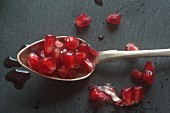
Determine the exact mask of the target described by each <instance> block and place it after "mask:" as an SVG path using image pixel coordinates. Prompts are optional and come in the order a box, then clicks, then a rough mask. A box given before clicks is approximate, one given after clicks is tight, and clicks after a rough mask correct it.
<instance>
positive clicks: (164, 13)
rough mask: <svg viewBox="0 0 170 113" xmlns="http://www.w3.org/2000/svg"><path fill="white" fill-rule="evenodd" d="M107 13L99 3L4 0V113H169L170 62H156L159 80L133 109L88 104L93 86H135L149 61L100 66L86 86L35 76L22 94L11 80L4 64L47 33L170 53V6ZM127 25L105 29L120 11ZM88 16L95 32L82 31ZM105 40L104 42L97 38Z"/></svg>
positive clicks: (158, 1) (139, 1)
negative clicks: (134, 74)
mask: <svg viewBox="0 0 170 113" xmlns="http://www.w3.org/2000/svg"><path fill="white" fill-rule="evenodd" d="M103 2H104V4H103V6H102V7H100V6H97V5H96V4H95V3H94V1H93V0H0V61H1V63H0V72H1V74H0V113H169V112H170V106H169V105H170V90H169V89H170V84H169V83H170V82H169V81H170V70H169V69H170V58H153V62H154V63H155V66H156V70H157V74H156V76H155V82H154V84H153V85H152V86H151V87H150V89H149V90H148V92H147V94H146V96H145V97H144V99H143V101H142V102H141V103H140V104H138V105H135V106H132V107H116V106H114V105H108V104H106V105H101V104H96V103H91V102H89V101H88V85H89V84H92V83H93V84H97V85H104V84H105V83H107V82H110V83H112V85H114V86H115V87H116V90H117V91H118V92H120V89H121V88H123V87H125V86H132V85H135V84H134V83H133V82H132V80H131V78H130V72H131V70H132V69H134V68H139V69H142V67H143V65H144V63H145V62H146V61H147V60H148V59H147V58H141V59H137V60H136V61H133V60H131V61H129V60H120V61H117V62H113V63H106V64H101V65H99V66H97V68H96V70H95V72H94V73H93V74H92V76H91V77H89V78H88V79H86V80H82V81H79V82H70V83H66V82H58V81H53V80H48V79H46V78H43V77H40V76H38V75H36V74H34V73H32V77H31V79H30V80H29V81H27V82H26V84H25V87H24V88H23V89H22V90H16V89H15V88H14V87H13V84H12V83H10V82H7V81H6V80H5V73H7V72H8V71H9V70H11V69H6V68H5V67H4V66H3V64H2V62H3V59H4V58H5V57H6V56H8V55H12V56H13V57H16V54H17V52H18V50H19V48H20V47H21V46H22V45H23V44H26V43H28V44H29V43H32V42H34V41H37V40H40V39H42V38H43V36H44V34H45V33H49V34H54V35H74V36H77V37H80V38H82V39H84V40H86V41H87V42H89V43H90V44H91V45H92V46H93V47H94V48H95V49H97V50H99V51H101V50H109V49H117V50H122V49H123V48H124V44H126V43H128V42H134V43H135V44H136V45H138V47H139V48H141V49H156V48H168V47H170V44H169V43H170V32H169V31H170V1H169V0H104V1H103ZM122 6H124V7H123V9H122V10H121V11H120V13H121V14H122V16H123V17H122V21H121V24H120V25H119V26H118V28H117V29H115V28H113V27H112V26H111V27H110V26H108V25H107V24H106V23H105V18H106V17H107V15H108V14H109V13H111V12H113V11H116V10H119V9H120V8H121V7H122ZM82 12H86V13H88V14H89V15H90V16H91V18H92V19H93V20H92V23H91V24H90V26H89V27H87V28H83V29H77V28H76V27H75V25H74V19H75V17H76V16H78V15H79V14H80V13H82ZM99 35H103V36H104V40H103V41H98V39H97V38H96V37H98V36H99Z"/></svg>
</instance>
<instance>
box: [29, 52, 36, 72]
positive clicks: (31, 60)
mask: <svg viewBox="0 0 170 113" xmlns="http://www.w3.org/2000/svg"><path fill="white" fill-rule="evenodd" d="M27 63H28V65H29V67H30V68H31V69H33V70H38V69H39V58H38V56H37V55H36V54H35V53H30V54H29V56H28V58H27Z"/></svg>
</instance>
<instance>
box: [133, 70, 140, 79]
mask: <svg viewBox="0 0 170 113" xmlns="http://www.w3.org/2000/svg"><path fill="white" fill-rule="evenodd" d="M141 75H142V72H140V71H139V70H137V69H134V70H133V71H132V72H131V77H133V78H135V79H141Z"/></svg>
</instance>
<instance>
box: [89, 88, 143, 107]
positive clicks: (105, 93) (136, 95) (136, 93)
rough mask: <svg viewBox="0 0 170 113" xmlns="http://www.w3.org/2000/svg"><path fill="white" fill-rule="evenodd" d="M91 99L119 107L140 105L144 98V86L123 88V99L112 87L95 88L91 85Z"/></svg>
mask: <svg viewBox="0 0 170 113" xmlns="http://www.w3.org/2000/svg"><path fill="white" fill-rule="evenodd" d="M89 90H90V91H89V99H90V100H92V101H106V102H109V103H111V104H112V103H114V104H115V105H118V106H130V105H133V104H137V103H139V102H140V101H141V100H142V98H143V96H144V89H143V87H142V86H136V87H129V88H123V89H122V90H121V96H122V99H121V98H119V97H118V96H117V94H116V92H115V89H114V87H113V86H111V85H106V86H95V85H90V88H89Z"/></svg>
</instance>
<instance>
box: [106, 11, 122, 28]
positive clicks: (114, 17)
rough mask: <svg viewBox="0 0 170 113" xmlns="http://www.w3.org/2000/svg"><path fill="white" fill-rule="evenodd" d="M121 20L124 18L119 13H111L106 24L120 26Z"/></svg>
mask: <svg viewBox="0 0 170 113" xmlns="http://www.w3.org/2000/svg"><path fill="white" fill-rule="evenodd" d="M121 18H122V16H121V15H120V14H119V13H117V12H114V13H111V14H110V15H109V16H108V17H107V19H106V22H108V23H110V24H113V25H118V24H120V20H121Z"/></svg>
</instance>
